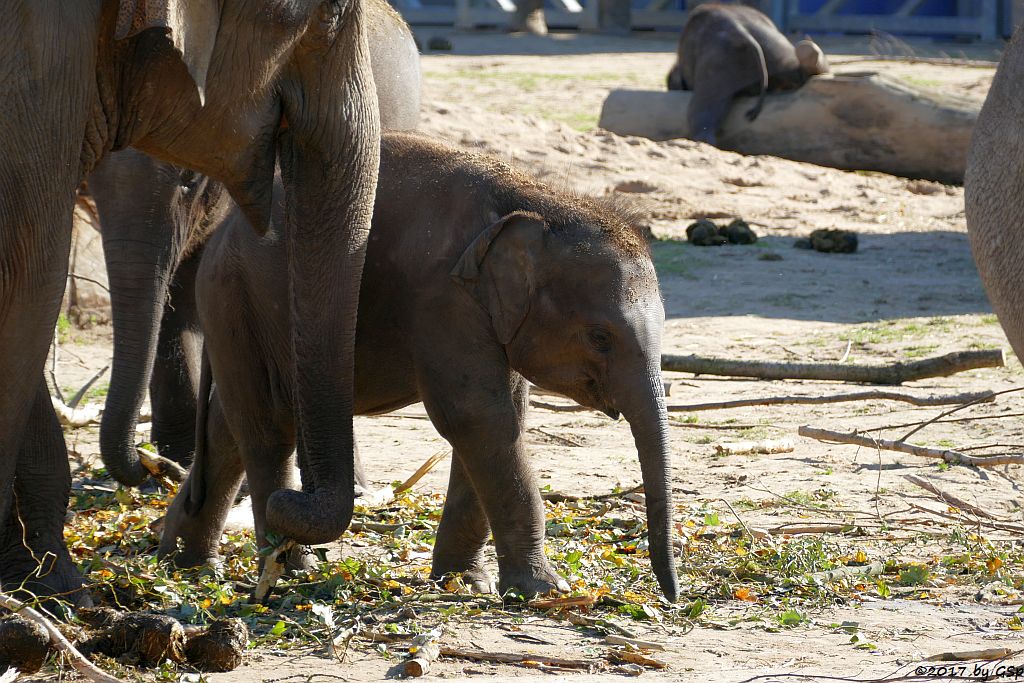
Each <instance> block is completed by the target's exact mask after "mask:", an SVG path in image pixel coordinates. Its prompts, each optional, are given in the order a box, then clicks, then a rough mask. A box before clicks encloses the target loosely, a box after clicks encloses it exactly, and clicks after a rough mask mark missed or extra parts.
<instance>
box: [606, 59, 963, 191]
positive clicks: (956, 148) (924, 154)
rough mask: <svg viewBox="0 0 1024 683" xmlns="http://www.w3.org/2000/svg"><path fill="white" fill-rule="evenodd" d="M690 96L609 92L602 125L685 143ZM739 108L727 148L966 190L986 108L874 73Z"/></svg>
mask: <svg viewBox="0 0 1024 683" xmlns="http://www.w3.org/2000/svg"><path fill="white" fill-rule="evenodd" d="M691 95H692V93H689V92H679V91H673V92H664V91H644V90H626V89H618V90H612V91H611V92H610V93H609V94H608V98H607V99H606V100H605V102H604V106H603V107H602V109H601V118H600V120H599V121H598V125H599V126H600V127H601V128H604V129H606V130H610V131H612V132H613V133H618V134H619V135H639V136H642V137H646V138H651V139H652V140H670V139H673V138H685V137H688V133H689V131H688V130H687V126H686V109H687V107H688V106H689V103H690V97H691ZM755 103H756V98H753V97H751V98H739V99H737V101H736V102H735V103H734V105H733V107H732V109H731V110H730V112H729V116H728V117H727V118H726V120H725V122H724V124H723V126H722V130H721V132H720V134H719V137H718V144H719V146H720V147H721V148H722V149H727V150H732V151H736V152H740V153H742V154H768V155H771V156H777V157H782V158H785V159H794V160H796V161H808V162H810V163H813V164H818V165H819V166H831V167H833V168H842V169H848V170H871V171H882V172H884V173H892V174H894V175H901V176H907V177H910V178H927V179H929V180H938V181H941V182H945V183H962V182H963V178H964V170H965V168H966V160H967V146H968V144H969V142H970V138H971V131H972V130H973V129H974V123H975V121H977V119H978V112H979V110H980V103H976V102H973V101H971V100H967V99H965V98H959V97H952V96H947V95H942V94H939V93H936V92H932V91H929V90H926V89H922V88H918V87H915V86H913V85H911V84H910V83H907V82H905V81H902V80H899V79H898V78H895V77H892V76H887V75H884V74H878V73H870V72H859V73H858V72H849V73H843V74H837V75H832V76H817V77H815V78H812V79H811V80H810V81H809V82H808V83H807V84H806V85H804V87H802V88H800V89H798V90H794V91H790V92H782V93H773V94H770V95H768V96H767V98H766V100H765V104H764V109H763V110H762V111H761V115H760V116H758V117H757V119H755V120H754V121H747V119H746V117H745V116H744V114H745V113H746V112H747V111H748V110H750V109H751V108H752V107H753V106H754V104H755Z"/></svg>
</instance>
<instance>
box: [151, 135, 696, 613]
mask: <svg viewBox="0 0 1024 683" xmlns="http://www.w3.org/2000/svg"><path fill="white" fill-rule="evenodd" d="M381 159H382V166H381V171H380V184H379V186H378V193H377V201H376V204H375V210H374V216H373V227H372V229H371V232H370V243H369V247H368V251H367V260H366V268H365V270H364V272H363V285H362V290H361V298H360V306H359V328H358V332H357V337H356V412H357V413H358V414H361V415H376V414H381V413H387V412H389V411H392V410H397V409H398V408H401V407H403V406H406V405H409V404H411V403H414V402H416V401H420V400H422V401H423V402H424V405H425V406H426V409H427V412H428V414H429V416H430V419H431V421H432V422H433V424H434V426H435V427H436V428H437V430H438V432H440V434H441V435H442V436H443V437H444V438H445V439H447V440H448V442H449V443H450V444H451V445H452V448H453V452H454V457H453V461H452V469H451V477H450V481H449V484H448V497H447V500H446V502H445V507H444V513H443V516H442V519H441V523H440V526H439V528H438V534H437V541H436V543H435V546H434V559H433V568H432V570H433V574H434V576H443V575H445V574H448V573H451V572H463V573H464V575H465V576H466V579H467V581H468V582H469V583H471V584H472V585H473V586H474V587H475V588H476V589H477V590H490V589H491V587H492V580H491V577H490V576H489V575H488V572H487V570H486V569H485V568H484V566H483V559H482V556H483V548H484V545H485V543H486V541H487V539H488V534H489V532H493V535H494V541H495V547H496V551H497V556H498V568H499V579H500V580H499V584H498V588H499V590H501V591H502V592H504V591H505V590H508V589H518V590H520V591H523V592H525V593H528V594H532V593H543V592H546V591H548V590H550V589H553V588H555V589H560V590H566V589H567V588H568V587H567V585H566V583H565V581H564V580H563V579H562V578H560V577H559V576H558V574H556V573H555V571H554V570H553V569H552V567H551V566H550V565H549V564H548V561H547V559H546V558H545V556H544V549H543V543H544V510H543V505H542V502H541V498H540V493H539V490H538V487H537V482H536V480H535V479H534V476H533V473H532V471H531V469H530V467H529V463H528V459H527V454H526V448H525V444H524V441H523V436H524V431H525V424H524V420H525V412H526V409H527V403H528V401H527V398H528V397H527V380H529V381H531V382H534V383H536V384H537V385H539V386H542V387H545V388H547V389H551V390H553V391H558V392H560V393H563V394H565V395H568V396H571V397H572V398H574V399H575V400H576V401H578V402H579V403H580V404H582V405H584V406H588V407H591V408H595V409H597V410H601V411H603V412H605V413H607V414H609V415H611V416H613V417H618V416H619V414H622V415H623V416H625V417H626V419H627V420H628V421H629V425H630V428H631V429H632V431H633V435H634V438H635V442H636V447H637V453H638V456H639V459H640V465H641V472H642V477H643V482H644V487H645V491H646V495H647V514H648V522H649V528H650V548H651V558H652V565H653V569H654V573H655V575H656V576H657V578H658V581H659V583H660V585H661V587H662V590H663V591H664V593H665V595H666V597H667V598H669V599H670V600H675V599H676V598H677V596H678V587H677V583H676V572H675V568H674V566H673V560H672V527H671V510H672V494H671V487H670V480H671V463H670V449H669V438H668V424H667V414H666V412H665V402H664V394H663V389H662V382H661V369H660V358H661V330H662V326H663V324H664V310H663V309H662V304H661V296H660V294H659V290H658V282H657V279H656V276H655V272H654V266H653V264H652V263H651V259H650V255H649V253H648V251H647V247H646V244H645V242H644V240H643V238H642V237H641V236H640V234H639V232H637V231H636V230H635V229H634V228H632V227H630V226H629V225H628V224H627V222H626V219H625V218H624V216H623V214H622V213H621V212H618V211H615V210H614V209H611V208H609V207H607V206H605V205H602V204H598V203H597V202H595V201H592V200H588V199H580V198H577V197H573V196H569V195H565V194H559V193H557V192H554V191H552V190H550V189H548V188H546V187H544V186H542V185H540V184H539V183H538V182H537V181H535V180H533V179H531V178H528V177H526V176H524V175H522V174H520V173H518V172H515V171H513V170H512V169H509V168H508V167H507V166H505V165H504V164H501V163H500V162H498V161H496V160H494V159H490V158H487V157H482V156H477V155H472V154H469V153H466V152H458V151H454V150H453V149H451V148H448V147H444V146H441V145H439V144H438V143H435V142H431V141H429V140H427V139H425V138H422V137H418V136H411V135H403V134H388V135H385V136H384V139H383V144H382V150H381ZM284 256H285V254H284V249H283V245H282V244H281V243H280V236H279V235H278V234H276V233H272V234H270V235H268V236H267V237H265V238H263V239H260V238H259V237H257V236H255V235H253V234H251V231H248V230H246V229H245V226H244V225H243V224H242V222H241V221H240V220H239V218H238V216H231V217H229V218H228V219H227V221H226V222H225V224H224V227H223V228H222V229H221V230H220V231H218V232H217V233H216V234H215V235H214V236H213V237H212V238H211V240H210V242H209V243H208V245H207V248H206V251H205V253H204V255H203V260H202V264H201V266H200V268H199V274H198V279H197V283H196V290H197V297H198V300H199V311H200V319H201V321H202V327H203V330H204V332H205V334H206V348H207V352H208V355H209V361H210V365H211V368H212V375H213V378H214V379H215V380H216V387H215V390H214V392H213V395H212V397H211V399H210V403H209V415H208V417H207V419H206V420H205V424H206V430H205V434H206V438H205V439H204V440H203V442H202V443H201V444H200V448H198V449H197V452H196V461H195V463H194V465H193V468H192V470H191V473H190V475H189V479H188V480H187V481H186V483H185V484H184V485H183V487H182V488H181V490H180V491H179V494H178V496H177V497H176V498H175V500H174V502H173V503H172V505H171V507H170V509H169V510H168V514H167V517H166V520H165V527H164V529H165V530H164V535H163V538H162V539H161V544H160V552H161V553H162V554H173V553H175V552H177V555H176V557H175V559H176V561H177V562H178V563H179V564H182V565H195V564H200V563H205V562H211V561H215V559H216V558H217V554H218V547H219V539H220V536H221V530H222V528H223V524H224V520H225V517H226V515H227V512H228V510H229V508H230V506H231V503H232V501H233V499H234V495H235V491H236V489H237V487H238V484H239V481H240V480H241V477H242V474H243V469H244V472H245V474H246V475H247V476H248V481H249V488H250V491H251V492H252V497H253V513H254V517H255V522H256V536H257V539H258V543H260V544H261V545H262V544H265V542H266V537H265V534H266V529H267V528H268V525H269V520H268V519H267V516H266V515H265V514H264V507H263V502H264V501H265V500H266V498H267V496H268V494H269V493H270V492H271V491H274V490H277V489H278V488H280V487H281V486H284V485H287V484H288V483H289V482H288V472H289V461H290V455H291V452H292V449H293V448H294V447H295V438H296V437H295V429H294V424H293V421H292V406H291V405H290V403H289V400H288V392H287V390H286V387H287V386H288V383H289V373H290V368H289V366H288V363H287V362H286V359H287V344H288V339H289V336H290V334H289V330H288V319H287V317H286V316H282V315H281V314H280V311H281V308H280V306H281V294H282V291H281V287H280V282H281V277H282V274H283V272H284V271H283V269H284V267H285V261H284ZM452 321H458V324H455V325H453V324H452ZM268 378H269V380H270V382H269V383H268V382H267V379H268ZM232 435H234V437H237V440H236V438H234V437H233V436H232ZM365 455H366V454H365V453H364V456H365ZM581 466H582V464H581ZM179 547H180V550H179Z"/></svg>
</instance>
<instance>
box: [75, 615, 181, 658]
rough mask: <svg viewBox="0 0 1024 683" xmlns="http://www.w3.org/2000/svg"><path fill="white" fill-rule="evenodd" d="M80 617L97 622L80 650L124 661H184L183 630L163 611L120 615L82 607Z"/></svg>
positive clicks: (88, 621)
mask: <svg viewBox="0 0 1024 683" xmlns="http://www.w3.org/2000/svg"><path fill="white" fill-rule="evenodd" d="M81 611H82V612H86V616H84V617H83V620H84V621H86V623H90V622H93V623H96V624H98V625H100V626H99V628H100V629H101V630H99V631H97V632H94V633H93V634H92V635H91V636H90V637H89V638H88V639H87V640H86V641H85V642H83V643H82V644H81V649H82V650H83V651H86V652H99V653H101V654H104V655H107V656H108V657H113V658H115V659H118V660H120V661H124V662H132V663H135V662H137V663H138V664H140V665H143V666H153V665H156V664H159V663H160V662H162V661H164V660H165V659H170V660H172V661H175V662H184V661H185V629H183V628H182V626H181V624H180V623H178V621H177V620H176V619H174V618H173V617H169V616H167V615H165V614H120V613H118V612H115V611H114V610H110V609H100V610H81Z"/></svg>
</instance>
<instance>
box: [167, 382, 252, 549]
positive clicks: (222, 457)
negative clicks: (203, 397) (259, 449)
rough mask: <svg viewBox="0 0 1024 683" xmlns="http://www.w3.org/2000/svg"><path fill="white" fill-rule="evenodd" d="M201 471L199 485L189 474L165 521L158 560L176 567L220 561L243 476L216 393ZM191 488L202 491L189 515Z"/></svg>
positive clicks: (212, 404) (237, 453)
mask: <svg viewBox="0 0 1024 683" xmlns="http://www.w3.org/2000/svg"><path fill="white" fill-rule="evenodd" d="M202 470H203V472H204V475H203V477H202V478H203V481H201V482H199V481H195V479H194V477H193V473H194V471H193V472H190V473H189V477H188V479H186V480H185V483H184V484H182V486H181V488H180V489H179V490H178V494H177V495H176V496H175V497H174V501H173V502H172V503H171V506H170V507H169V508H168V510H167V516H166V517H165V518H164V530H163V534H162V535H161V537H160V548H159V551H158V553H159V555H160V556H161V557H166V556H173V558H174V563H175V564H177V565H178V566H179V567H197V566H200V565H204V564H216V563H217V562H218V561H219V560H220V536H221V533H222V532H223V530H224V524H225V522H226V521H227V518H228V513H229V512H230V511H231V506H232V504H233V503H234V501H235V494H236V493H237V491H238V487H239V485H240V484H241V482H242V475H243V474H244V471H243V469H242V459H241V457H240V456H239V452H238V444H236V443H235V439H234V437H233V436H231V432H230V430H229V429H228V426H227V421H226V420H225V419H224V410H223V409H222V408H221V406H220V401H218V400H217V395H216V392H214V395H213V396H212V397H211V398H210V411H209V415H208V417H207V427H206V454H205V456H204V462H203V467H202ZM194 486H202V487H203V489H204V495H203V497H202V498H203V504H202V507H200V508H199V510H196V511H195V512H194V514H189V512H188V511H187V508H188V500H189V494H190V492H191V490H192V488H193V487H194Z"/></svg>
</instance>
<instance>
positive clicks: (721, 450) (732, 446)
mask: <svg viewBox="0 0 1024 683" xmlns="http://www.w3.org/2000/svg"><path fill="white" fill-rule="evenodd" d="M794 448H795V446H794V445H793V440H792V439H763V440H761V441H737V442H735V443H717V444H715V453H716V454H717V455H753V454H758V453H760V454H770V453H792V452H793V449H794Z"/></svg>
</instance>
